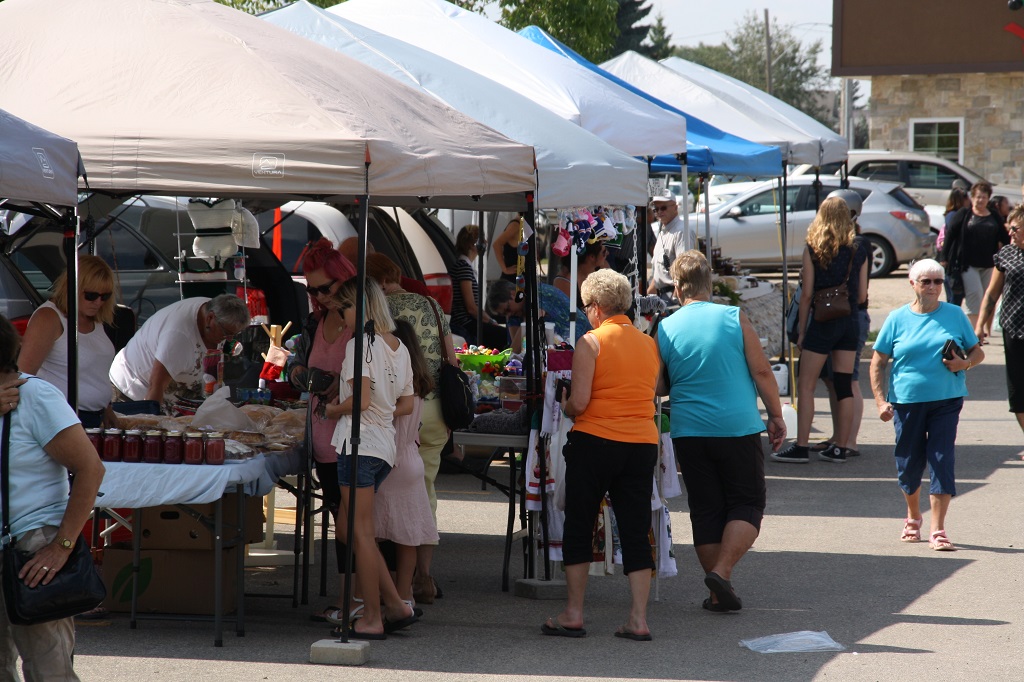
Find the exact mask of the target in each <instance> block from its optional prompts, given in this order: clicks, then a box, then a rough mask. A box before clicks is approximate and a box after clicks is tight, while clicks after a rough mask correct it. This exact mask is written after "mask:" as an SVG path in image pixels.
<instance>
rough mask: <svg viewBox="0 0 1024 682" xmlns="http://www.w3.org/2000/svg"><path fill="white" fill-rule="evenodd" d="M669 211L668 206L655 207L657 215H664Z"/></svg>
mask: <svg viewBox="0 0 1024 682" xmlns="http://www.w3.org/2000/svg"><path fill="white" fill-rule="evenodd" d="M667 210H668V206H655V207H654V212H655V213H663V212H665V211H667Z"/></svg>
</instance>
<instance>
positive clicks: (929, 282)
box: [917, 277, 943, 287]
mask: <svg viewBox="0 0 1024 682" xmlns="http://www.w3.org/2000/svg"><path fill="white" fill-rule="evenodd" d="M917 283H918V284H920V285H921V286H923V287H930V286H936V287H937V286H939V285H940V284H943V281H942V280H941V279H928V278H927V277H926V278H924V279H919V280H917Z"/></svg>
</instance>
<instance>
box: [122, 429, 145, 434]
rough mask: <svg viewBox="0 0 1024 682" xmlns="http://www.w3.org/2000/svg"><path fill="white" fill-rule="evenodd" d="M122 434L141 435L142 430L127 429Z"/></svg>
mask: <svg viewBox="0 0 1024 682" xmlns="http://www.w3.org/2000/svg"><path fill="white" fill-rule="evenodd" d="M124 435H126V436H141V435H142V430H141V429H128V430H127V431H125V432H124Z"/></svg>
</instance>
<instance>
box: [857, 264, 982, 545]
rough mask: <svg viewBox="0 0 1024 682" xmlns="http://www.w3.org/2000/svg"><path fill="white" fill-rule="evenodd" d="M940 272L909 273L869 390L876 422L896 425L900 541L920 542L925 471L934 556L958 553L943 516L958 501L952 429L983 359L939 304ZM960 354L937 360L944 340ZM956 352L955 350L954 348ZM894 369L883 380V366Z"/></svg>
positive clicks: (969, 334) (878, 343)
mask: <svg viewBox="0 0 1024 682" xmlns="http://www.w3.org/2000/svg"><path fill="white" fill-rule="evenodd" d="M945 274H946V273H945V271H944V270H943V268H942V266H941V265H939V263H938V262H937V261H934V260H932V259H930V258H928V259H925V260H920V261H918V262H916V263H914V265H913V266H912V267H911V268H910V286H911V288H912V289H913V290H914V297H915V298H914V301H913V302H912V303H909V304H907V305H905V306H903V307H902V308H899V309H897V310H894V311H893V312H892V313H890V314H889V317H887V318H886V320H885V323H884V324H883V325H882V329H881V331H879V332H878V338H877V339H876V340H875V355H874V357H873V358H872V359H871V390H872V392H874V394H875V404H877V405H878V416H879V417H880V418H881V419H882V421H884V422H887V421H889V420H890V419H894V420H895V421H894V422H893V424H894V426H895V427H896V448H895V455H896V472H897V481H898V482H899V485H900V488H901V489H902V490H903V497H904V498H905V499H906V502H907V518H906V520H905V521H904V523H903V533H902V535H901V536H900V540H901V541H903V542H918V541H920V539H921V477H922V476H923V475H924V467H925V464H927V465H928V467H929V468H930V469H931V488H930V490H929V493H930V499H931V510H932V519H931V535H930V536H929V545H930V546H931V548H932V549H934V550H937V551H940V552H949V551H953V550H955V549H956V547H955V546H954V545H953V543H952V542H950V541H949V538H948V537H946V511H947V510H948V509H949V502H950V500H951V499H952V498H953V495H956V480H955V478H954V476H953V463H954V460H955V458H954V450H955V444H956V427H957V424H958V423H959V421H960V410H961V409H962V408H963V405H964V396H966V395H967V379H966V376H965V375H966V372H967V370H969V369H970V368H971V367H974V366H975V365H977V364H978V363H980V362H981V361H982V360H984V359H985V353H984V351H982V350H981V344H980V343H979V342H978V337H977V336H976V335H975V333H974V329H972V328H971V322H970V320H968V319H967V315H965V314H964V312H963V310H961V309H960V308H959V307H957V306H955V305H952V304H950V303H943V302H941V301H939V294H940V293H941V292H942V283H943V279H944V277H945ZM950 340H952V341H954V342H955V343H956V345H957V347H958V348H959V349H966V353H963V357H961V356H960V355H958V354H956V353H950V354H948V355H947V356H946V357H943V350H944V347H945V346H946V344H947V342H948V341H950ZM954 350H956V349H954ZM889 358H892V361H893V364H892V371H891V372H890V376H889V378H888V381H887V380H886V365H887V364H888V362H889Z"/></svg>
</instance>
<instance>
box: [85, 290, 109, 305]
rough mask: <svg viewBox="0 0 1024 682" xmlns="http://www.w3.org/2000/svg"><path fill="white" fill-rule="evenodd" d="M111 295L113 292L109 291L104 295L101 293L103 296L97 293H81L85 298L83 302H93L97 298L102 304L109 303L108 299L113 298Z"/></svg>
mask: <svg viewBox="0 0 1024 682" xmlns="http://www.w3.org/2000/svg"><path fill="white" fill-rule="evenodd" d="M113 295H114V294H113V292H110V291H108V292H106V293H103V294H101V293H100V292H98V291H85V292H82V296H83V297H84V298H85V300H87V301H95V300H96V299H97V298H98V299H100V300H101V301H103V302H104V303H106V302H107V301H109V300H110V297H111V296H113Z"/></svg>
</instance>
